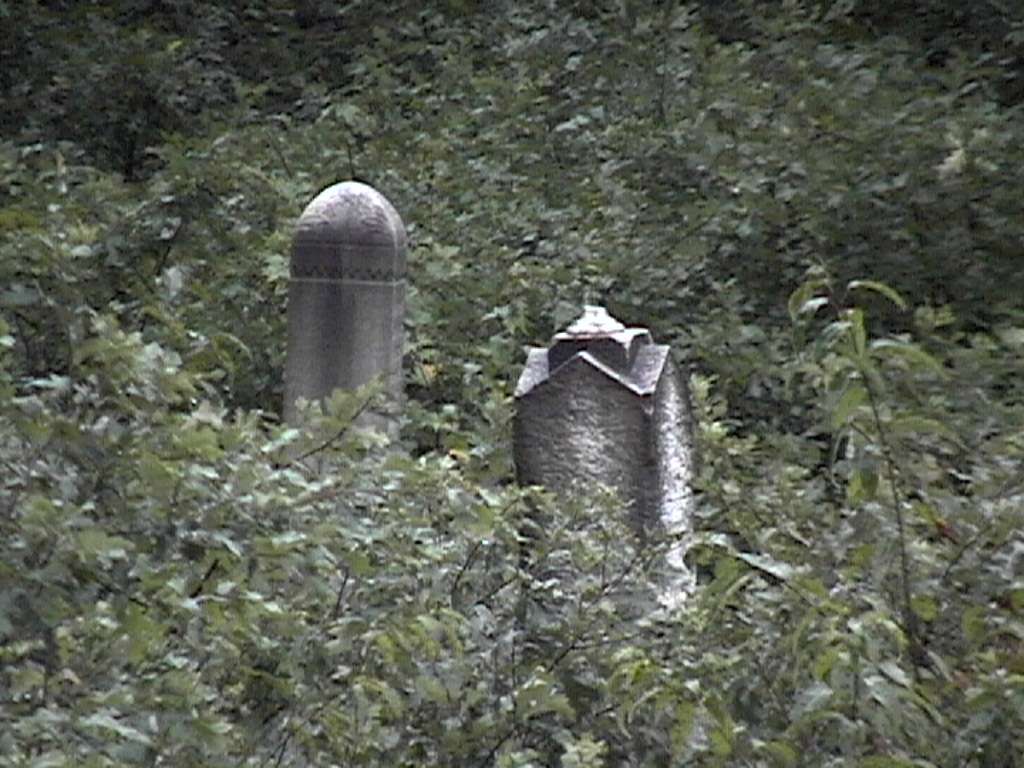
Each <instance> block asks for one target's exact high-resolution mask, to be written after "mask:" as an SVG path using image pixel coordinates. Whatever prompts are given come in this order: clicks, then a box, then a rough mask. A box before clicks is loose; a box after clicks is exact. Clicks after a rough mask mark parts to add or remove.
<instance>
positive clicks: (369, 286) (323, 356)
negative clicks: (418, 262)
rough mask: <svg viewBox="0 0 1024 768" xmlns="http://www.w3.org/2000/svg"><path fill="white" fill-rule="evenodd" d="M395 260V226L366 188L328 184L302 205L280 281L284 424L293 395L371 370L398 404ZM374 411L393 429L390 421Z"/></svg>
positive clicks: (401, 237)
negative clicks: (287, 271) (284, 308)
mask: <svg viewBox="0 0 1024 768" xmlns="http://www.w3.org/2000/svg"><path fill="white" fill-rule="evenodd" d="M405 264H406V236H405V226H404V225H403V224H402V219H401V217H399V215H398V213H397V212H396V211H395V209H394V207H393V206H392V205H391V203H389V202H388V201H387V199H386V198H385V197H384V196H383V195H381V194H380V193H379V192H377V190H375V189H373V188H372V187H370V186H367V185H366V184H361V183H359V182H355V181H346V182H343V183H341V184H335V185H334V186H332V187H328V188H327V189H325V190H324V191H323V192H321V193H320V194H319V195H317V196H316V197H315V198H314V199H313V201H312V202H310V204H309V205H308V206H306V210H305V211H303V213H302V216H300V217H299V221H298V225H297V227H296V231H295V238H294V241H293V246H292V258H291V279H290V281H289V284H288V353H287V361H286V365H285V380H284V391H285V402H284V414H285V419H286V420H287V421H288V422H290V423H293V424H294V423H295V422H296V420H297V409H296V401H297V400H299V399H300V398H303V399H305V400H309V401H313V400H320V399H323V398H326V397H328V396H329V395H330V394H331V392H332V391H333V390H335V389H336V388H342V389H346V390H355V389H357V388H359V387H361V386H363V385H364V384H367V383H369V382H370V381H372V380H374V379H375V378H377V377H378V376H382V377H383V379H384V387H385V389H386V391H387V395H388V399H389V401H390V403H391V406H392V407H394V408H396V407H397V406H398V405H399V404H400V403H401V398H402V340H403V336H402V322H403V318H404V314H405ZM374 419H375V421H376V425H377V426H382V427H383V429H384V430H385V431H387V432H393V431H394V424H395V423H396V422H395V421H394V419H390V418H388V417H387V416H386V415H384V414H375V415H374Z"/></svg>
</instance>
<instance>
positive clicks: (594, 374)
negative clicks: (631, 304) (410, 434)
mask: <svg viewBox="0 0 1024 768" xmlns="http://www.w3.org/2000/svg"><path fill="white" fill-rule="evenodd" d="M515 397H516V401H517V403H516V414H515V421H514V436H515V437H514V439H515V445H514V447H513V453H514V457H515V463H516V472H517V475H518V480H519V482H520V483H523V484H528V485H543V486H546V487H547V488H550V489H551V490H554V491H556V492H571V491H572V490H573V489H574V488H578V487H580V486H588V485H589V486H593V485H595V484H598V483H600V484H603V485H607V486H610V487H612V488H614V489H615V490H616V491H617V492H618V493H619V496H620V497H621V498H622V499H623V500H624V501H625V502H626V503H627V505H628V506H629V512H630V515H631V522H632V523H633V525H634V527H635V528H636V529H637V531H638V533H639V534H640V535H641V536H644V535H646V534H649V533H653V532H655V531H662V532H667V533H670V534H673V535H679V536H682V535H684V534H685V533H686V532H688V531H689V530H690V528H691V520H690V518H691V513H692V505H693V496H692V491H691V488H690V481H691V479H692V472H693V468H692V464H693V449H694V446H693V440H692V435H693V424H692V414H691V412H690V405H689V399H688V396H687V389H686V385H685V383H684V381H683V379H682V377H681V376H680V375H679V372H678V371H677V370H676V368H675V366H674V365H673V363H672V358H671V355H670V351H669V348H668V347H667V346H665V345H661V344H655V343H654V342H653V340H652V339H651V334H650V331H648V330H647V329H646V328H627V327H625V326H624V325H623V324H622V323H620V322H619V321H617V320H616V319H615V318H613V317H612V316H611V315H609V314H608V312H607V311H605V309H603V308H602V307H586V308H585V310H584V312H583V315H582V316H581V317H580V318H579V319H578V320H576V322H574V323H573V324H572V325H570V326H569V328H567V329H566V330H565V331H563V332H562V333H558V334H556V335H555V338H554V341H553V344H552V345H551V347H550V348H548V349H544V348H533V349H530V350H529V351H528V353H527V360H526V367H525V368H524V370H523V372H522V375H521V376H520V377H519V383H518V385H517V386H516V391H515ZM683 554H684V545H683V543H682V541H680V543H679V544H678V545H676V546H674V547H673V548H672V549H671V550H670V552H669V556H668V560H669V566H670V568H671V569H672V571H673V572H674V574H673V577H672V582H673V583H672V584H670V585H666V588H665V592H664V594H663V600H664V601H666V602H672V601H674V600H676V599H678V598H679V596H680V595H681V594H682V593H683V592H685V589H686V586H687V584H688V583H689V581H690V579H689V576H688V572H687V569H686V567H685V565H684V564H683Z"/></svg>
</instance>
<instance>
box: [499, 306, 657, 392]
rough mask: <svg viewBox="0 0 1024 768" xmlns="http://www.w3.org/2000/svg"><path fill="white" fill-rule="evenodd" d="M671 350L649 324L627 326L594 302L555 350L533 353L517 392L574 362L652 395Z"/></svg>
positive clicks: (557, 337)
mask: <svg viewBox="0 0 1024 768" xmlns="http://www.w3.org/2000/svg"><path fill="white" fill-rule="evenodd" d="M667 355H668V347H666V346H662V345H657V344H654V343H653V341H652V339H651V333H650V331H648V330H647V329H646V328H627V327H626V326H625V325H623V324H622V323H620V322H619V321H618V320H616V319H615V318H614V317H612V316H611V315H609V314H608V311H607V310H606V309H604V307H595V306H588V307H585V308H584V310H583V314H582V315H581V316H580V317H579V318H577V320H576V321H575V322H573V323H572V324H571V325H570V326H569V327H568V328H566V329H565V330H564V331H562V332H561V333H557V334H555V337H554V339H553V343H552V345H551V348H550V349H542V348H536V349H530V350H529V351H528V352H527V360H526V368H525V369H524V370H523V373H522V375H521V376H520V378H519V382H518V384H517V385H516V392H515V396H516V397H517V398H521V397H525V396H526V395H528V394H530V393H531V392H532V391H533V390H534V389H536V388H537V387H539V386H540V385H542V384H544V383H545V382H547V381H549V380H551V379H554V378H556V377H558V376H559V372H560V371H563V370H565V371H568V369H569V367H570V365H569V364H570V363H572V362H573V361H578V362H581V363H583V364H585V365H588V366H590V367H591V368H593V369H595V370H597V371H600V372H601V373H602V374H604V375H605V376H607V377H608V378H609V379H612V380H613V381H616V382H618V383H619V384H620V385H622V386H623V387H625V388H627V389H629V390H631V391H633V392H634V393H635V394H637V395H641V396H645V395H649V394H651V393H652V392H653V391H654V389H655V387H656V386H657V384H658V379H659V377H660V376H661V371H662V369H663V368H664V365H665V361H666V359H667ZM566 375H568V373H567V374H566Z"/></svg>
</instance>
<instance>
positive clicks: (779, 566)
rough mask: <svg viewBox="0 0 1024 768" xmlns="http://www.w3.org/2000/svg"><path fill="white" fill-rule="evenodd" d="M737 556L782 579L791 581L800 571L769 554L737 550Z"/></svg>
mask: <svg viewBox="0 0 1024 768" xmlns="http://www.w3.org/2000/svg"><path fill="white" fill-rule="evenodd" d="M736 557H737V559H739V560H742V561H743V562H744V563H746V564H747V565H749V566H751V567H753V568H755V569H756V570H759V571H764V572H765V573H767V574H768V575H769V576H774V577H775V578H776V579H779V580H780V581H789V580H790V579H791V578H793V577H794V576H796V575H797V574H798V573H799V571H798V570H797V569H796V568H795V567H793V566H792V565H790V564H789V563H782V562H779V561H778V560H775V559H773V558H771V557H769V556H767V555H755V554H751V553H749V552H737V553H736Z"/></svg>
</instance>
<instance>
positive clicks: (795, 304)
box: [788, 280, 829, 323]
mask: <svg viewBox="0 0 1024 768" xmlns="http://www.w3.org/2000/svg"><path fill="white" fill-rule="evenodd" d="M827 287H828V283H826V282H825V281H824V280H809V281H808V282H806V283H803V284H802V285H801V286H800V287H799V288H797V289H796V290H795V291H793V293H791V294H790V296H789V305H788V306H789V317H790V319H791V320H792V321H793V322H794V323H795V322H796V321H797V320H798V319H799V317H800V316H801V315H805V314H814V313H815V312H817V311H818V310H819V309H821V308H822V307H824V306H827V305H828V303H829V300H828V298H827V297H826V296H818V295H817V294H818V292H819V291H821V290H823V289H825V288H827Z"/></svg>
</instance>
